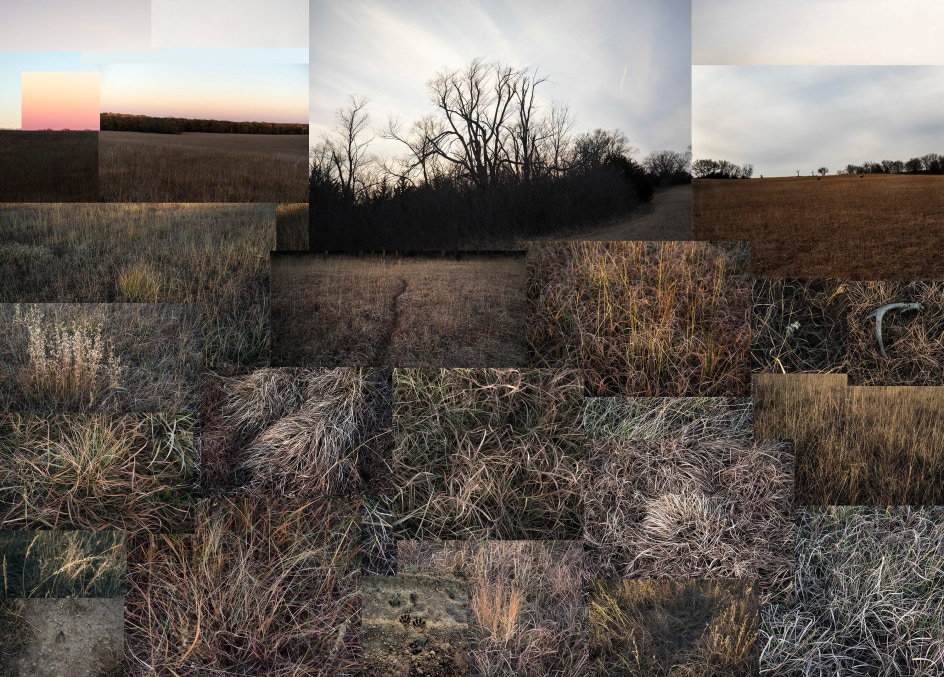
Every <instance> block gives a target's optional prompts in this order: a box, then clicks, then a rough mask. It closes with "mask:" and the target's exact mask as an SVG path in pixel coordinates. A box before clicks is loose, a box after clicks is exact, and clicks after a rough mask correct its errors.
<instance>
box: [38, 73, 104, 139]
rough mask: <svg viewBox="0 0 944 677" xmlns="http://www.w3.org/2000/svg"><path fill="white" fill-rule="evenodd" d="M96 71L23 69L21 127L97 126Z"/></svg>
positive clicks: (77, 127) (93, 127) (91, 127)
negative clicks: (36, 71)
mask: <svg viewBox="0 0 944 677" xmlns="http://www.w3.org/2000/svg"><path fill="white" fill-rule="evenodd" d="M98 83H99V79H98V73H70V72H66V73H54V72H48V71H47V72H41V73H23V88H22V99H23V108H22V110H23V116H22V125H23V129H57V130H58V129H72V130H78V129H83V130H84V129H92V130H98V128H99V111H98Z"/></svg>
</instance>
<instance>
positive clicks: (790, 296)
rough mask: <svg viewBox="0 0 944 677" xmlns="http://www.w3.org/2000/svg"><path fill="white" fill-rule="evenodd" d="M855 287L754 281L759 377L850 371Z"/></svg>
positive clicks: (754, 334)
mask: <svg viewBox="0 0 944 677" xmlns="http://www.w3.org/2000/svg"><path fill="white" fill-rule="evenodd" d="M850 286H852V285H850V283H849V282H845V281H842V280H796V279H791V280H775V279H760V280H754V292H753V298H754V308H753V311H752V312H751V358H752V369H753V371H755V372H765V373H775V374H787V373H795V372H812V373H823V374H828V373H832V372H836V371H842V370H844V368H845V365H846V346H847V343H848V334H849V327H848V319H847V318H848V317H849V303H848V300H849V294H848V293H847V291H848V290H849V288H850Z"/></svg>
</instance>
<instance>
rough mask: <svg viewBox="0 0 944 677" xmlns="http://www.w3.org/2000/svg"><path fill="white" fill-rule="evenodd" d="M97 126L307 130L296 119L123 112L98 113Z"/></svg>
mask: <svg viewBox="0 0 944 677" xmlns="http://www.w3.org/2000/svg"><path fill="white" fill-rule="evenodd" d="M100 125H101V130H102V131H106V132H149V133H152V134H182V133H183V132H211V133H214V134H308V124H307V123H298V122H234V121H232V120H200V119H193V118H172V117H151V116H149V115H128V114H125V113H102V114H101V123H100Z"/></svg>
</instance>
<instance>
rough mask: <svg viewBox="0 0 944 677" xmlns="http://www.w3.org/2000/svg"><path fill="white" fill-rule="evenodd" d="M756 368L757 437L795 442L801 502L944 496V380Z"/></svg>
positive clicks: (936, 500) (928, 500)
mask: <svg viewBox="0 0 944 677" xmlns="http://www.w3.org/2000/svg"><path fill="white" fill-rule="evenodd" d="M846 382H847V381H846V376H845V375H839V374H757V375H756V376H755V377H754V398H755V414H754V415H755V434H756V437H757V439H769V438H776V439H792V440H794V443H795V445H796V502H797V504H798V505H939V504H941V503H942V502H944V388H941V387H934V388H927V387H911V386H899V387H892V386H889V387H881V386H868V387H846Z"/></svg>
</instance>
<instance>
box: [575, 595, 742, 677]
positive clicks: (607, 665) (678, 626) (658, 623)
mask: <svg viewBox="0 0 944 677" xmlns="http://www.w3.org/2000/svg"><path fill="white" fill-rule="evenodd" d="M588 616H589V621H590V661H591V668H590V674H591V675H598V676H603V675H612V676H617V675H620V676H623V675H625V676H628V675H640V676H645V677H662V676H665V677H669V676H671V677H720V676H721V675H725V676H727V677H750V676H753V675H755V674H757V665H758V658H757V653H758V647H757V623H758V619H757V599H756V596H755V593H754V584H753V582H751V581H699V580H690V581H667V580H645V579H644V580H634V581H629V580H618V581H609V580H607V581H592V582H591V584H590V603H589V609H588Z"/></svg>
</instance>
